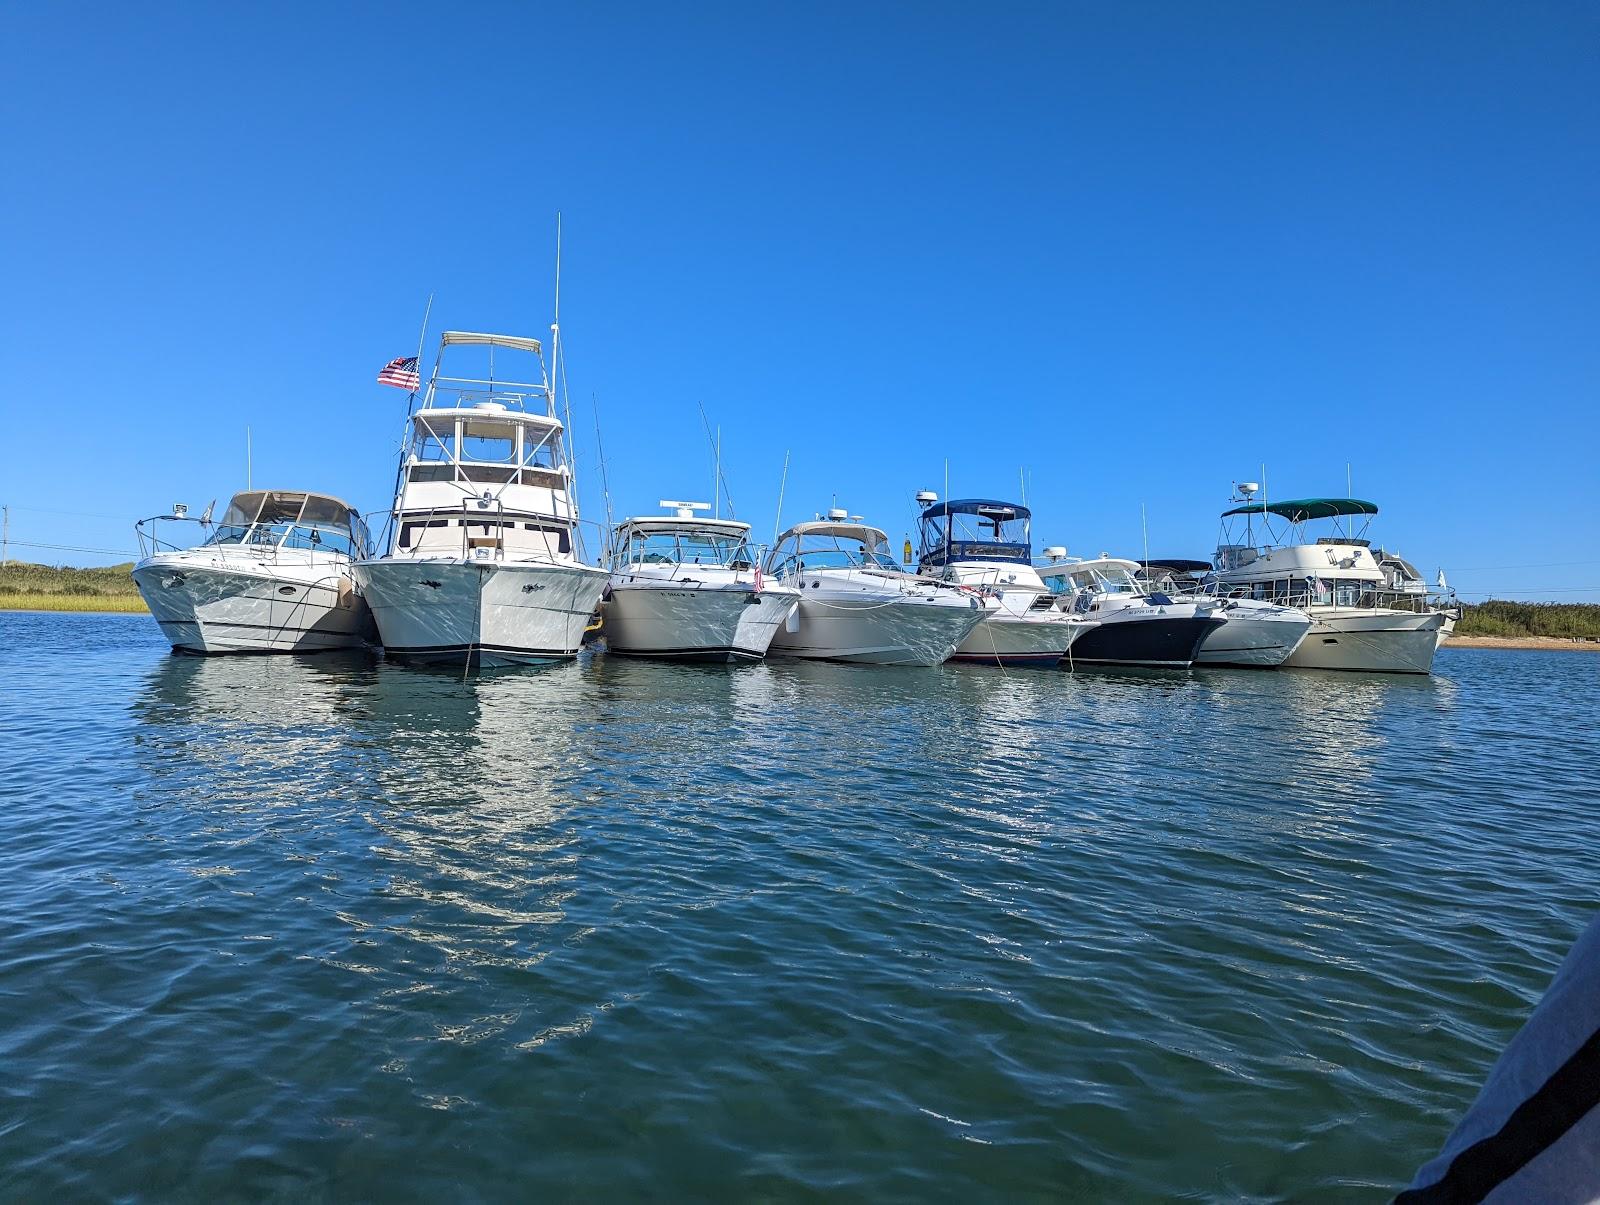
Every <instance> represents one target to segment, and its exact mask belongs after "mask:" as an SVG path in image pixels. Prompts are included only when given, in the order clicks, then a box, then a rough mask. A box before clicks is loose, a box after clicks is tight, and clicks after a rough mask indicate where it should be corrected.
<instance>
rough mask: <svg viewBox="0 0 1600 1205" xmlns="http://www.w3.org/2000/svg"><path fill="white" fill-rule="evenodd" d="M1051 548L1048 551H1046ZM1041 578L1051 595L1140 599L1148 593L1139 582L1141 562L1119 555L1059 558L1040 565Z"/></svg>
mask: <svg viewBox="0 0 1600 1205" xmlns="http://www.w3.org/2000/svg"><path fill="white" fill-rule="evenodd" d="M1047 551H1048V550H1047ZM1038 573H1039V578H1040V580H1041V581H1043V582H1044V584H1045V588H1046V589H1047V590H1049V591H1050V593H1052V594H1060V595H1064V596H1068V597H1071V596H1076V595H1083V596H1089V597H1096V596H1118V595H1121V596H1123V597H1127V598H1139V597H1141V596H1143V595H1144V594H1145V592H1146V588H1145V584H1144V583H1143V582H1141V581H1139V578H1138V573H1139V563H1138V562H1137V561H1127V560H1123V559H1122V558H1120V557H1112V556H1099V557H1095V558H1094V559H1093V560H1056V561H1052V562H1051V563H1049V564H1046V565H1040V566H1038Z"/></svg>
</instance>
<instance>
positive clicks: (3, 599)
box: [0, 593, 150, 615]
mask: <svg viewBox="0 0 1600 1205" xmlns="http://www.w3.org/2000/svg"><path fill="white" fill-rule="evenodd" d="M0 611H114V612H122V613H125V614H129V615H148V614H149V613H150V608H149V607H147V606H145V605H144V599H142V598H140V597H139V596H138V595H137V594H135V595H134V596H133V597H132V598H129V597H127V596H126V595H106V594H10V593H0Z"/></svg>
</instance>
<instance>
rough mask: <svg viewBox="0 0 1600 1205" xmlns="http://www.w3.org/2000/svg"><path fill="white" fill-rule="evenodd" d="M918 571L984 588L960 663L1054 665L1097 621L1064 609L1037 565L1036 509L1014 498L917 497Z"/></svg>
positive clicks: (958, 655) (962, 645)
mask: <svg viewBox="0 0 1600 1205" xmlns="http://www.w3.org/2000/svg"><path fill="white" fill-rule="evenodd" d="M917 504H918V505H919V506H921V507H922V514H921V516H920V517H919V519H918V529H919V537H920V541H919V542H920V548H919V550H918V561H917V572H919V573H922V574H925V575H927V576H930V577H938V578H942V579H943V580H945V581H949V582H955V583H956V584H958V585H961V586H965V587H968V588H971V589H976V590H978V591H979V592H980V594H981V597H982V599H983V604H984V616H983V622H982V623H980V624H979V625H978V626H977V627H975V628H973V629H972V631H971V632H970V633H969V634H968V635H967V638H966V639H965V640H963V641H962V642H961V643H960V645H958V646H957V648H956V651H955V654H954V656H953V657H952V658H951V659H952V660H954V661H971V662H977V663H980V664H985V665H1014V666H1037V667H1040V668H1044V669H1053V668H1054V667H1055V666H1057V665H1058V664H1060V662H1061V660H1062V658H1063V657H1066V656H1067V655H1068V650H1069V649H1070V648H1071V647H1072V646H1073V644H1074V643H1075V642H1076V641H1077V640H1078V638H1079V637H1081V636H1083V635H1084V634H1085V633H1086V632H1088V631H1089V630H1091V629H1093V628H1095V627H1098V626H1099V625H1098V624H1097V623H1096V622H1095V621H1094V620H1092V619H1086V618H1083V617H1081V616H1077V615H1073V614H1072V613H1070V612H1068V611H1065V610H1063V609H1062V607H1061V600H1060V599H1059V598H1058V597H1056V596H1055V595H1054V594H1052V593H1050V591H1049V589H1048V588H1047V587H1046V586H1045V584H1044V582H1043V581H1042V580H1041V579H1040V577H1039V574H1038V573H1037V572H1036V571H1035V570H1034V568H1033V565H1032V563H1031V562H1032V559H1033V544H1032V543H1031V540H1030V536H1029V530H1028V529H1029V521H1030V519H1031V512H1030V511H1029V510H1028V508H1027V507H1025V506H1021V505H1019V504H1017V503H1013V502H995V501H991V500H989V499H986V498H963V499H959V500H952V501H949V502H940V501H939V496H938V495H937V494H935V493H933V492H932V491H931V490H923V491H922V492H921V493H919V494H918V495H917Z"/></svg>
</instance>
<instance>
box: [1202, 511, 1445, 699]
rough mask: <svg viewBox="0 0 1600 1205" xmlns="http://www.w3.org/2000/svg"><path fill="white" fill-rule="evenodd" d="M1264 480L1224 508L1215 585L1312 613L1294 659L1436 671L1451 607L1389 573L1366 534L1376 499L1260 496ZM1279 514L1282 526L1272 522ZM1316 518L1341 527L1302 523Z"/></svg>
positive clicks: (1317, 665)
mask: <svg viewBox="0 0 1600 1205" xmlns="http://www.w3.org/2000/svg"><path fill="white" fill-rule="evenodd" d="M1259 488H1260V487H1259V486H1257V485H1256V484H1255V483H1253V482H1246V483H1244V484H1242V485H1240V486H1239V487H1238V491H1237V493H1236V495H1235V497H1234V498H1233V501H1234V502H1235V503H1237V504H1238V505H1235V506H1234V507H1232V508H1231V509H1229V510H1226V511H1224V512H1223V514H1222V538H1221V541H1220V543H1219V545H1218V547H1217V555H1216V561H1215V569H1214V572H1213V573H1212V575H1211V579H1210V581H1211V582H1212V583H1214V584H1215V586H1216V589H1217V593H1218V594H1219V595H1220V596H1222V597H1227V598H1253V599H1258V600H1261V601H1264V602H1271V603H1276V604H1278V605H1279V606H1289V607H1296V608H1299V609H1300V610H1303V611H1304V612H1306V614H1307V615H1309V616H1310V617H1311V620H1312V627H1311V631H1310V632H1309V633H1308V634H1307V636H1306V638H1305V639H1304V640H1303V641H1301V643H1300V646H1299V647H1298V648H1297V649H1295V651H1294V652H1293V653H1292V654H1291V655H1290V656H1289V658H1288V659H1287V660H1286V661H1285V662H1284V664H1285V665H1287V666H1291V667H1294V668H1297V669H1341V670H1365V671H1368V672H1374V673H1396V674H1426V673H1429V672H1430V671H1431V670H1432V668H1433V655H1434V652H1435V651H1436V650H1437V649H1438V647H1439V643H1440V641H1441V639H1442V637H1441V636H1440V630H1441V628H1442V627H1443V626H1444V624H1445V621H1446V615H1445V613H1444V612H1443V611H1442V610H1437V609H1435V608H1434V607H1433V606H1432V605H1431V604H1430V603H1429V601H1428V599H1427V596H1426V595H1425V594H1423V595H1416V594H1406V593H1403V592H1399V591H1396V590H1395V589H1393V588H1392V587H1391V585H1390V584H1389V581H1388V580H1387V579H1386V578H1385V575H1384V571H1383V569H1382V568H1381V567H1380V566H1379V563H1378V560H1377V558H1376V557H1375V556H1374V555H1373V553H1372V548H1371V541H1369V540H1368V539H1366V538H1365V532H1366V528H1367V525H1368V524H1369V523H1370V522H1371V519H1372V516H1373V515H1376V514H1377V513H1378V508H1377V506H1376V505H1374V504H1373V503H1371V502H1365V501H1363V500H1361V499H1360V498H1296V499H1292V500H1290V501H1287V502H1267V501H1265V500H1261V501H1258V500H1256V498H1255V494H1256V493H1257V491H1258V490H1259ZM1269 516H1270V517H1269ZM1273 518H1276V519H1279V520H1282V523H1281V525H1279V526H1277V527H1274V526H1273V524H1272V519H1273ZM1357 519H1359V520H1361V527H1360V530H1359V531H1357V530H1354V521H1355V520H1357ZM1317 521H1332V523H1333V525H1334V534H1332V535H1330V536H1320V537H1316V538H1313V537H1312V536H1310V535H1309V534H1307V533H1306V531H1305V530H1304V525H1305V524H1307V523H1312V522H1317ZM1258 523H1259V525H1260V529H1259V531H1258V530H1257V526H1258ZM1239 524H1242V526H1243V531H1242V532H1240V531H1239V530H1238V525H1239ZM1241 537H1242V538H1241Z"/></svg>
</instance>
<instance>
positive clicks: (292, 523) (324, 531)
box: [206, 490, 368, 557]
mask: <svg viewBox="0 0 1600 1205" xmlns="http://www.w3.org/2000/svg"><path fill="white" fill-rule="evenodd" d="M206 543H207V544H208V545H230V544H232V545H250V546H253V547H260V548H304V549H310V550H314V551H320V552H333V553H339V554H342V555H344V556H350V557H359V556H365V555H366V554H367V549H368V540H367V529H366V524H365V523H363V522H362V520H361V516H359V515H358V514H356V513H355V511H353V510H351V509H350V508H349V507H348V506H346V505H345V504H344V503H343V502H340V501H339V500H338V499H337V498H329V497H326V496H324V495H322V494H305V493H300V492H298V491H290V490H252V491H247V492H245V493H242V494H235V495H234V496H233V498H232V500H231V501H229V503H228V509H227V510H226V511H225V512H224V513H223V516H222V521H221V522H220V523H218V524H217V526H216V529H215V530H214V531H213V532H212V533H211V538H210V539H208V540H207V541H206Z"/></svg>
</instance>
